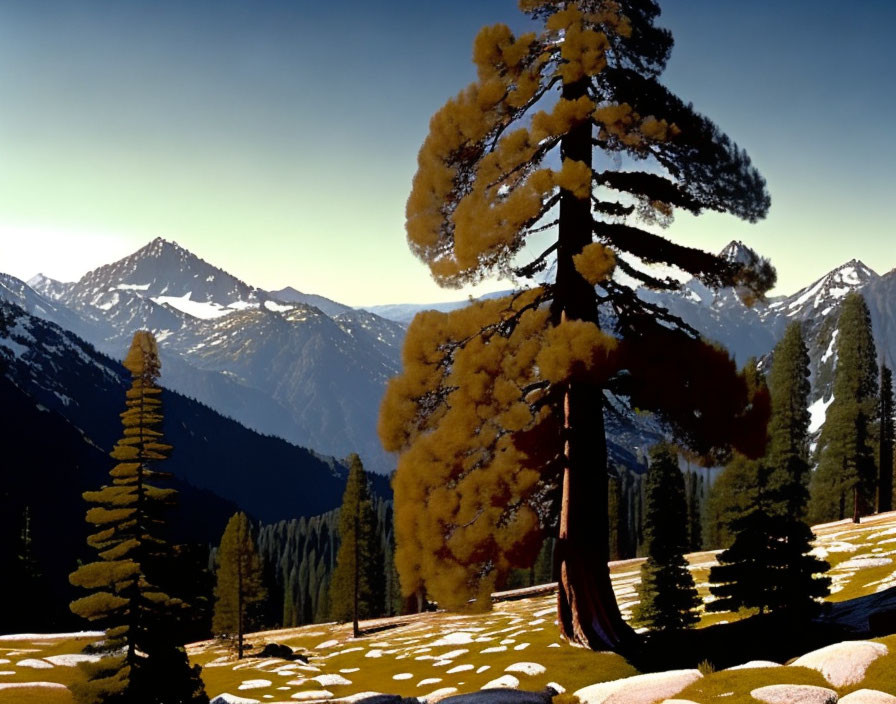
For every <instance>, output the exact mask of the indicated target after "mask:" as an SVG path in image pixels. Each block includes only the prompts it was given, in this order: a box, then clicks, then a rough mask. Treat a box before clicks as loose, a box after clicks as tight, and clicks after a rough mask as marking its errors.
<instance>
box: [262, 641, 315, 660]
mask: <svg viewBox="0 0 896 704" xmlns="http://www.w3.org/2000/svg"><path fill="white" fill-rule="evenodd" d="M252 657H253V658H279V659H280V660H300V661H301V662H305V663H307V662H308V658H307V657H305V656H304V655H302V654H301V653H296V652H294V651H293V649H292V648H290V647H289V646H288V645H282V644H281V643H267V644H266V645H265V646H264V647H263V648H262V649H261V650H259V651H258V652H257V653H256V654H254V655H253V656H252Z"/></svg>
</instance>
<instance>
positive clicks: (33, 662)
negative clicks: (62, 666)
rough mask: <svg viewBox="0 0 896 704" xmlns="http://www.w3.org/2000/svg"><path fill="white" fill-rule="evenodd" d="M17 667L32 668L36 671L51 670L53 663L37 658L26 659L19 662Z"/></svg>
mask: <svg viewBox="0 0 896 704" xmlns="http://www.w3.org/2000/svg"><path fill="white" fill-rule="evenodd" d="M16 665H18V666H19V667H31V668H33V669H35V670H49V669H51V668H52V667H53V663H51V662H47V661H46V660H38V659H37V658H26V659H25V660H19V661H18V662H17V663H16Z"/></svg>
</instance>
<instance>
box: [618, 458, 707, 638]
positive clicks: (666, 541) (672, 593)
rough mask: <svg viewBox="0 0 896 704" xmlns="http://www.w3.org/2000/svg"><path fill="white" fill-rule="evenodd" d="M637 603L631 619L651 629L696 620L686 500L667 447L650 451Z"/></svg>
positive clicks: (680, 625)
mask: <svg viewBox="0 0 896 704" xmlns="http://www.w3.org/2000/svg"><path fill="white" fill-rule="evenodd" d="M646 483H647V505H646V513H645V518H644V538H645V547H646V552H647V561H646V562H645V563H644V564H643V565H642V566H641V586H640V587H639V589H638V593H639V596H640V602H639V603H638V606H637V607H636V608H635V613H634V618H635V619H636V620H638V621H641V622H642V623H644V624H645V625H646V626H648V627H649V628H651V629H653V630H661V631H667V630H680V629H683V628H690V627H691V626H693V625H694V624H696V623H697V621H699V620H700V616H699V615H698V613H697V607H698V606H699V605H700V597H699V596H698V595H697V587H696V586H695V584H694V578H693V576H692V575H691V573H690V571H688V563H687V560H685V559H684V553H685V552H686V551H687V549H688V523H687V497H686V495H685V484H684V475H683V474H682V472H681V469H680V468H679V466H678V456H677V454H676V453H675V452H674V451H673V450H672V448H671V447H669V446H668V445H659V446H657V447H654V448H653V449H652V450H651V451H650V467H649V468H648V470H647V479H646Z"/></svg>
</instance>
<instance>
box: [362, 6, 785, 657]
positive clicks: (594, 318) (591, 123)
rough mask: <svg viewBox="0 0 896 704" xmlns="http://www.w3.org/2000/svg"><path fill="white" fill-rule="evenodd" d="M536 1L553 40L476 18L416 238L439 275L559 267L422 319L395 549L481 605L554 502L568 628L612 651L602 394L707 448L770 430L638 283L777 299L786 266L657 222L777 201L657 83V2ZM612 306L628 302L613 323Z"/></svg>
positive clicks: (691, 334)
mask: <svg viewBox="0 0 896 704" xmlns="http://www.w3.org/2000/svg"><path fill="white" fill-rule="evenodd" d="M520 8H521V9H522V10H523V11H524V12H525V13H526V14H527V15H528V16H529V17H530V18H531V19H532V20H533V26H535V27H536V31H533V32H531V33H527V34H525V35H522V36H519V37H517V36H514V35H513V33H512V32H511V31H510V29H509V28H508V27H507V26H505V25H496V26H493V27H486V28H484V29H483V30H481V31H480V33H479V35H478V36H477V38H476V41H475V44H474V50H473V54H474V61H475V63H476V68H477V71H478V77H477V80H476V82H475V83H473V84H472V85H470V86H469V87H468V88H466V89H465V90H463V91H462V92H461V93H460V94H458V95H457V97H456V98H453V99H451V100H450V101H449V102H448V103H447V104H446V105H445V106H444V107H443V108H442V109H441V110H440V111H439V112H438V113H436V115H435V116H434V117H433V119H432V121H431V123H430V132H429V136H428V137H427V139H426V141H425V142H424V144H423V146H422V148H421V150H420V154H419V157H418V167H419V168H418V171H417V174H416V176H415V178H414V185H413V190H412V192H411V195H410V198H409V200H408V206H407V234H408V241H409V244H410V247H411V249H412V251H413V252H414V253H415V254H416V255H417V256H418V257H420V258H421V259H422V260H423V261H424V262H426V263H427V264H428V265H429V267H430V270H431V272H432V274H433V276H434V278H435V279H436V281H437V282H438V283H440V284H441V285H444V286H448V287H458V286H462V285H465V284H468V283H472V282H477V281H479V280H481V279H483V278H485V277H487V276H491V275H509V276H513V277H515V278H516V280H517V281H518V282H519V284H520V285H521V286H523V285H526V284H527V283H528V284H534V282H535V279H536V277H539V276H541V272H546V271H547V272H550V275H549V276H546V277H544V278H545V282H544V284H543V285H532V286H531V287H530V288H528V289H525V290H522V291H521V292H519V293H518V294H516V295H513V296H509V297H507V298H502V299H498V300H489V301H483V302H478V303H476V304H473V305H471V306H469V307H467V308H465V309H462V310H459V311H456V312H454V313H451V314H447V315H444V314H439V313H434V312H428V313H424V314H421V315H419V316H418V317H417V318H416V319H415V320H414V322H413V323H412V325H411V327H410V329H409V331H408V335H407V338H406V341H405V347H404V360H403V361H404V373H403V374H402V375H401V376H399V377H398V378H397V379H393V380H392V381H391V382H390V385H389V388H388V391H387V393H386V396H385V398H384V401H383V405H382V409H381V414H380V437H381V438H382V440H383V443H384V445H385V447H386V448H387V449H388V450H390V451H399V452H401V453H402V454H401V457H400V459H399V464H398V469H397V472H396V476H395V480H394V488H395V497H396V498H395V500H396V517H397V518H396V531H397V545H396V563H397V565H398V568H399V573H400V575H401V579H402V588H403V591H404V592H405V593H406V594H412V593H415V592H419V590H421V589H423V588H425V589H426V590H427V593H429V594H431V595H432V596H433V597H434V598H435V599H436V600H437V601H438V602H439V604H440V605H442V606H445V607H449V608H451V607H460V606H463V605H466V604H467V602H468V600H470V599H471V598H472V599H475V600H476V602H477V603H478V604H479V605H481V606H483V607H485V606H487V605H488V604H489V603H490V602H489V594H490V592H491V591H492V590H493V589H494V588H495V586H496V585H497V584H499V583H500V582H501V580H502V578H503V576H504V575H505V574H506V573H507V572H508V571H509V570H510V569H511V568H513V567H523V566H527V565H530V564H531V563H532V559H533V557H534V553H535V552H536V551H537V550H538V546H539V545H540V544H541V543H542V539H543V534H544V532H545V531H547V530H548V528H549V526H548V525H547V524H546V521H545V517H547V516H551V515H559V523H558V527H557V529H556V535H557V537H558V538H559V540H558V541H557V551H556V553H557V561H558V566H559V570H558V575H559V578H560V589H559V590H558V622H559V625H560V628H561V630H562V632H563V634H564V635H565V636H566V637H567V638H569V639H571V640H573V641H576V642H578V643H580V644H582V645H585V646H588V647H592V648H597V649H606V648H611V649H612V648H617V647H619V646H620V645H621V644H623V643H624V642H625V641H629V640H631V639H632V637H633V635H632V632H631V630H630V629H629V628H628V626H626V625H625V623H624V622H623V621H622V618H621V616H620V613H619V609H618V607H617V604H616V601H615V596H614V594H613V590H612V586H611V583H610V577H609V572H608V569H607V561H608V547H609V540H608V536H607V447H606V437H605V428H604V411H605V409H606V406H605V403H606V401H605V395H604V394H605V392H611V393H614V394H615V395H616V397H621V398H627V399H629V400H630V402H631V404H632V406H634V407H637V408H640V409H644V410H647V411H654V412H657V413H658V414H660V415H661V416H662V417H663V418H664V419H665V420H667V421H668V422H669V423H670V425H671V426H672V427H673V429H674V430H675V431H676V434H677V435H678V437H679V438H680V440H681V442H682V443H683V444H685V445H689V446H692V447H693V448H694V449H696V450H698V451H701V452H706V453H709V452H710V451H712V450H717V449H720V448H723V449H726V448H727V446H728V445H729V444H730V443H734V444H735V445H737V446H740V447H743V448H745V449H747V448H749V447H750V446H751V445H753V444H754V442H755V443H759V444H761V436H763V435H764V432H757V428H760V429H761V430H762V431H764V421H765V415H764V412H763V409H762V408H760V406H761V404H759V405H753V404H752V401H753V399H751V398H750V397H749V395H748V392H747V388H746V384H745V382H744V380H743V379H742V378H740V377H739V376H738V375H737V373H736V369H735V366H734V364H733V362H732V361H731V360H730V358H729V357H728V354H727V353H726V352H724V351H723V350H720V349H717V348H716V347H713V346H711V345H709V344H706V343H704V342H703V341H701V340H700V339H699V337H698V335H697V334H696V332H695V331H694V330H693V329H691V328H690V327H688V326H687V325H685V324H684V323H683V322H682V321H681V320H679V319H678V318H676V317H675V316H673V315H671V314H670V313H668V312H667V311H665V310H663V309H662V308H658V307H655V306H653V305H651V304H649V303H646V302H645V301H644V299H643V298H641V297H639V296H638V295H637V294H636V292H635V290H634V287H632V286H630V285H628V282H631V281H632V280H634V281H636V282H637V284H639V285H642V286H645V287H647V288H650V289H655V290H675V289H677V288H678V287H679V282H678V281H677V280H674V279H672V278H667V277H666V276H665V275H664V274H663V273H662V269H654V268H651V266H650V265H652V264H663V265H671V266H673V267H676V268H678V269H680V270H682V271H684V272H687V273H688V274H691V275H693V276H695V277H697V278H698V279H699V280H700V281H702V282H704V283H705V284H707V285H709V286H712V287H720V286H734V287H736V288H737V290H738V291H739V292H741V293H742V294H743V296H744V297H745V298H747V299H751V298H754V297H755V296H757V295H761V294H762V293H763V291H765V290H767V289H768V287H769V286H770V285H771V284H772V282H773V280H774V272H773V270H772V269H771V267H770V266H769V265H768V264H767V263H764V262H761V261H759V260H758V259H757V260H752V261H749V262H746V263H745V262H744V261H734V260H728V259H723V258H721V257H718V256H715V255H713V254H709V253H706V252H703V251H701V250H697V249H692V248H689V247H685V246H682V245H680V244H675V243H674V242H671V241H670V240H668V239H666V238H664V237H662V236H661V235H659V234H656V232H654V231H652V230H651V229H650V226H653V225H659V226H663V225H667V224H668V223H669V222H671V220H672V217H673V213H674V211H675V210H676V209H681V210H683V211H685V212H689V213H692V214H698V213H701V212H703V211H706V210H715V211H720V212H727V213H731V214H734V215H736V216H738V217H741V218H745V219H747V220H750V221H755V220H757V219H759V218H761V217H763V216H764V215H765V213H766V211H767V210H768V207H769V197H768V194H767V192H766V190H765V183H764V181H763V179H762V177H761V176H760V175H759V173H758V172H757V171H756V169H754V168H753V166H752V165H751V163H750V160H749V158H748V157H747V155H746V154H745V153H744V152H743V150H741V149H739V148H738V147H737V146H736V145H734V144H733V143H732V142H731V141H730V140H729V139H728V137H726V136H725V135H723V134H722V133H721V132H720V131H719V129H718V128H717V127H716V126H715V125H714V124H713V123H712V122H710V121H709V120H708V119H707V118H705V117H703V116H702V115H700V114H699V113H697V112H696V111H695V110H694V109H693V108H692V107H691V106H690V105H688V104H687V103H685V102H683V101H681V100H680V99H678V98H677V97H676V96H675V95H673V94H672V93H670V92H669V91H668V90H667V89H666V88H665V87H664V86H663V85H662V84H661V83H660V82H659V80H658V76H659V74H660V73H662V71H663V69H664V68H665V66H666V62H667V60H668V57H669V53H670V51H671V48H672V37H671V35H670V33H669V32H668V31H666V30H664V29H661V28H658V27H656V26H655V24H654V23H655V21H656V18H657V16H658V15H659V7H658V5H657V3H656V2H654V0H614V1H613V2H610V1H609V0H607V1H603V0H521V1H520ZM595 155H597V157H595ZM527 244H528V245H531V247H532V248H527V247H526V245H527ZM533 252H535V254H534V255H533ZM539 252H540V253H539ZM617 270H618V271H619V272H620V273H622V274H624V275H625V276H618V277H614V271H617ZM601 306H603V307H604V309H605V310H606V312H608V313H612V314H613V315H612V316H607V317H604V316H600V317H599V316H598V310H599V308H600V307H601ZM611 319H612V321H613V322H612V323H611V327H607V328H606V329H601V324H602V323H604V322H606V321H609V320H611ZM753 451H760V450H759V448H756V447H754V448H753ZM546 501H553V502H554V503H555V506H556V511H555V513H553V514H552V513H551V512H550V511H546V510H545V503H546Z"/></svg>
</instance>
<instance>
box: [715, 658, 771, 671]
mask: <svg viewBox="0 0 896 704" xmlns="http://www.w3.org/2000/svg"><path fill="white" fill-rule="evenodd" d="M759 667H783V666H782V665H781V663H779V662H772V661H771V660H750V662H745V663H744V664H743V665H735V666H734V667H729V668H728V669H729V670H752V669H754V668H759Z"/></svg>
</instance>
